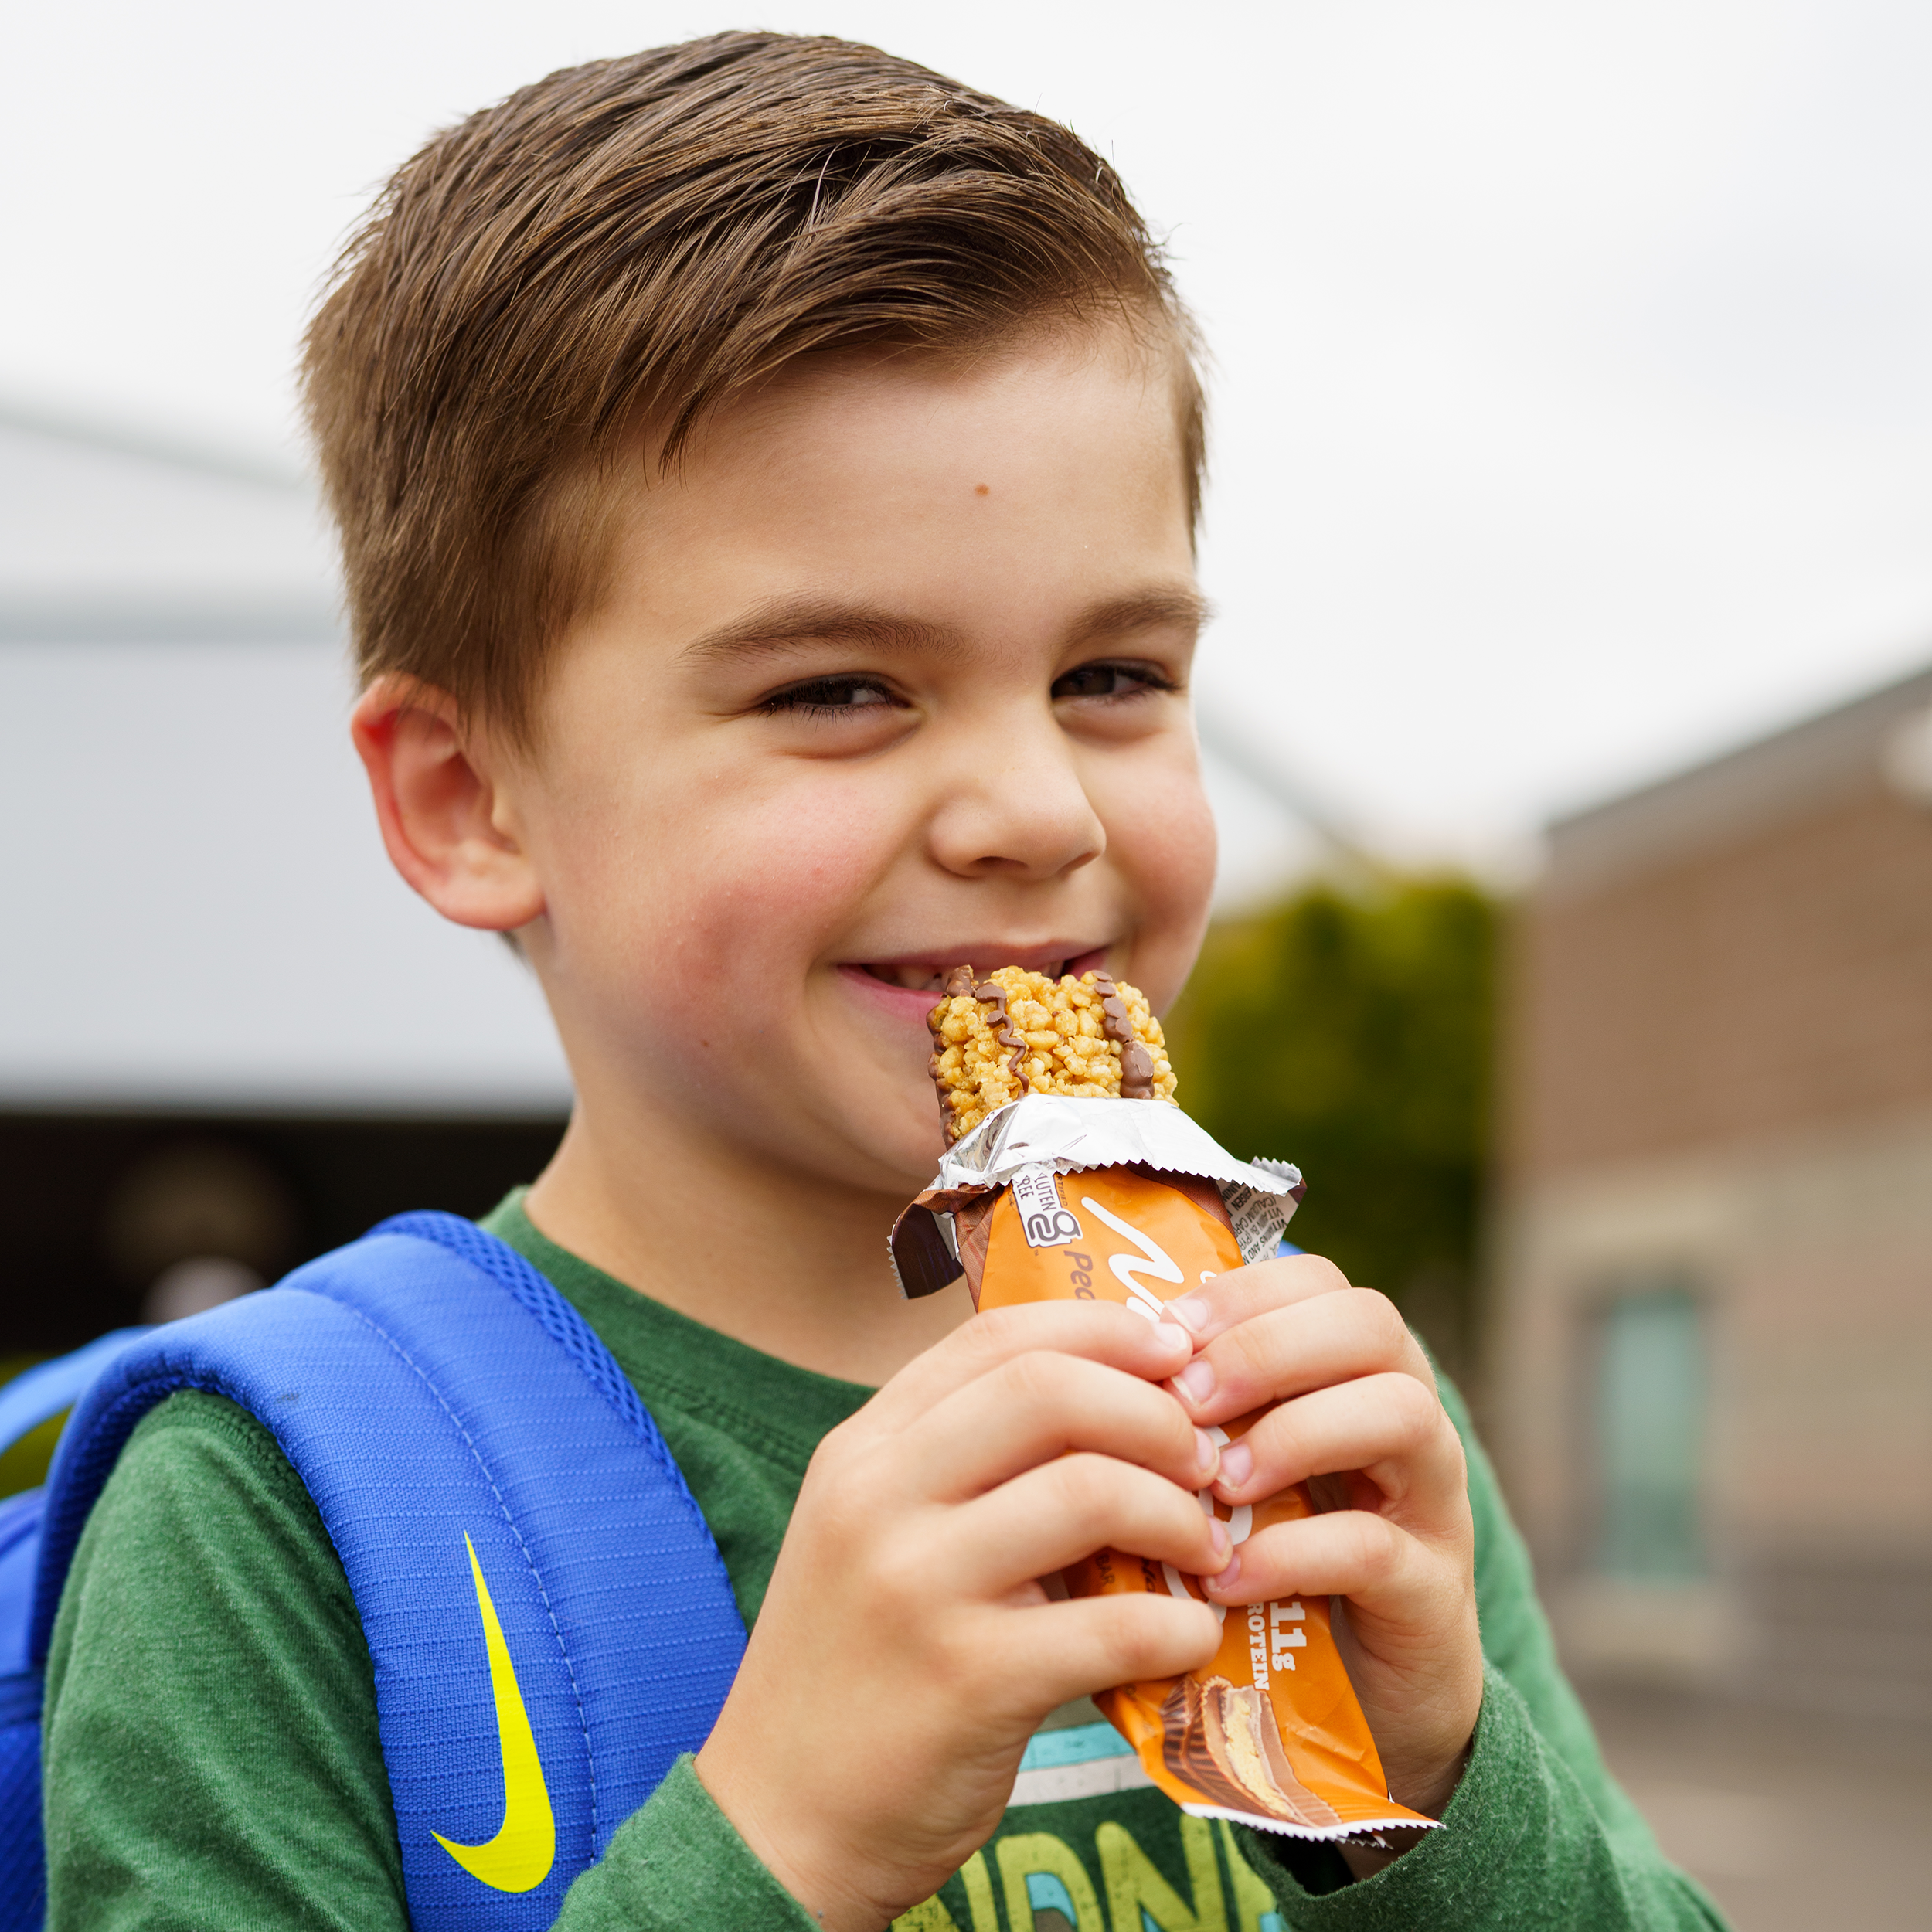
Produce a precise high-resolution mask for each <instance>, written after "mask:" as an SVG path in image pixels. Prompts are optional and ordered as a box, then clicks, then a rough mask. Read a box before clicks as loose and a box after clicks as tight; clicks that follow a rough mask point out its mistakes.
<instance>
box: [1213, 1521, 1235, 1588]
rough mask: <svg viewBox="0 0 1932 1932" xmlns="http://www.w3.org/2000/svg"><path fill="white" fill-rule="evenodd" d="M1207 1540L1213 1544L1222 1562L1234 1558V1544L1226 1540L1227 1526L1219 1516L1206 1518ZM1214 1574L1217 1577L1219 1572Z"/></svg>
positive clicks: (1230, 1560) (1229, 1561) (1230, 1561)
mask: <svg viewBox="0 0 1932 1932" xmlns="http://www.w3.org/2000/svg"><path fill="white" fill-rule="evenodd" d="M1208 1541H1209V1543H1212V1544H1213V1546H1214V1553H1215V1555H1216V1556H1219V1558H1220V1559H1221V1560H1222V1561H1223V1563H1232V1562H1233V1560H1234V1546H1233V1543H1230V1541H1229V1540H1228V1526H1227V1525H1226V1523H1224V1522H1222V1520H1221V1519H1220V1518H1219V1516H1210V1517H1209V1519H1208ZM1215 1574H1216V1577H1219V1575H1220V1574H1221V1573H1220V1572H1219V1570H1217V1571H1216V1572H1215Z"/></svg>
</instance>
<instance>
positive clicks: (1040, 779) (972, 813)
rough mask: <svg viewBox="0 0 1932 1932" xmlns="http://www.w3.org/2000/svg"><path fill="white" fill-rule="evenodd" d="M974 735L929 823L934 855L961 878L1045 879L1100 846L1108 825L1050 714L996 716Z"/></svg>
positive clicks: (1075, 866) (1073, 867)
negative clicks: (990, 729) (992, 728)
mask: <svg viewBox="0 0 1932 1932" xmlns="http://www.w3.org/2000/svg"><path fill="white" fill-rule="evenodd" d="M1000 723H1001V726H1002V729H1001V730H999V731H998V732H997V733H989V734H987V735H985V736H978V735H977V734H976V736H975V741H974V743H972V744H971V746H970V747H962V750H963V751H964V757H962V758H961V760H960V764H959V766H958V767H955V768H954V770H951V771H949V773H948V774H947V776H948V777H951V779H952V781H953V782H951V784H948V785H947V787H946V789H945V791H944V795H943V796H942V798H941V799H940V804H939V806H938V808H937V811H935V812H934V815H933V819H932V825H931V833H930V841H931V849H932V854H933V857H934V859H936V860H937V862H938V863H939V864H940V865H941V866H944V868H945V869H946V870H947V871H948V872H954V873H956V874H957V875H958V876H960V877H961V878H963V879H984V878H988V877H994V876H1006V877H1010V878H1016V879H1055V878H1058V877H1060V876H1061V875H1062V874H1063V873H1066V872H1077V871H1078V870H1079V869H1080V867H1081V866H1085V865H1089V864H1090V863H1092V862H1093V861H1094V859H1097V858H1099V857H1100V855H1101V853H1102V852H1105V851H1106V849H1107V828H1106V826H1105V825H1104V824H1103V823H1102V822H1101V820H1100V814H1099V813H1098V812H1097V811H1095V810H1094V801H1093V800H1092V799H1091V798H1089V797H1088V795H1087V787H1086V786H1085V784H1083V782H1082V781H1081V778H1080V770H1079V768H1078V765H1077V760H1076V757H1075V752H1074V747H1073V746H1072V745H1071V744H1070V743H1069V742H1068V740H1067V738H1066V734H1065V733H1063V731H1062V730H1060V726H1059V725H1058V723H1056V721H1055V720H1054V719H1053V716H1052V715H1051V714H1050V713H1049V714H1048V715H1047V716H1044V717H1040V716H1031V717H1025V718H1022V717H1020V716H1015V713H1013V712H1012V711H1009V712H1007V713H1005V716H1003V717H1002V719H1001V720H1000Z"/></svg>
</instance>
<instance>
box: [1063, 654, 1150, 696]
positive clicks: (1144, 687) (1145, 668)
mask: <svg viewBox="0 0 1932 1932" xmlns="http://www.w3.org/2000/svg"><path fill="white" fill-rule="evenodd" d="M1174 688H1175V685H1174V680H1173V679H1172V678H1170V677H1168V676H1167V675H1166V674H1165V672H1161V671H1158V670H1156V669H1155V667H1154V666H1153V665H1151V664H1109V663H1101V664H1083V665H1081V666H1080V668H1078V669H1077V670H1075V671H1070V672H1067V673H1066V675H1065V676H1064V677H1060V678H1056V679H1054V680H1053V696H1055V697H1056V698H1138V697H1140V696H1144V695H1145V693H1146V692H1150V691H1172V690H1173V689H1174Z"/></svg>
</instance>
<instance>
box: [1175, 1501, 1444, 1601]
mask: <svg viewBox="0 0 1932 1932" xmlns="http://www.w3.org/2000/svg"><path fill="white" fill-rule="evenodd" d="M1453 1582H1454V1565H1453V1564H1451V1563H1448V1562H1447V1561H1446V1560H1444V1557H1443V1556H1442V1555H1441V1554H1440V1553H1438V1552H1437V1551H1435V1550H1433V1549H1430V1547H1429V1546H1428V1545H1427V1544H1426V1543H1423V1542H1421V1541H1420V1540H1419V1539H1417V1538H1416V1537H1414V1536H1410V1534H1409V1533H1408V1532H1406V1530H1403V1529H1401V1528H1400V1527H1399V1526H1397V1525H1396V1524H1394V1523H1392V1522H1389V1520H1388V1519H1386V1517H1383V1516H1378V1515H1373V1514H1372V1512H1369V1511H1368V1510H1366V1509H1338V1510H1335V1511H1332V1512H1330V1513H1329V1514H1328V1515H1324V1516H1304V1518H1302V1519H1301V1521H1300V1522H1285V1523H1272V1524H1270V1526H1268V1527H1267V1529H1257V1531H1256V1532H1254V1534H1253V1536H1250V1537H1249V1538H1248V1539H1247V1542H1246V1543H1242V1544H1241V1545H1240V1546H1239V1547H1237V1548H1236V1549H1235V1551H1234V1553H1233V1557H1232V1559H1231V1560H1230V1562H1229V1563H1228V1565H1227V1566H1226V1568H1225V1569H1223V1570H1221V1571H1219V1573H1216V1574H1215V1575H1213V1576H1209V1577H1204V1578H1203V1579H1202V1584H1203V1587H1205V1588H1206V1591H1207V1593H1208V1594H1209V1596H1210V1597H1213V1598H1214V1599H1215V1600H1216V1602H1219V1603H1225V1604H1258V1603H1263V1602H1267V1601H1271V1600H1274V1599H1276V1598H1278V1597H1347V1598H1348V1599H1349V1600H1350V1601H1351V1602H1352V1603H1359V1604H1362V1606H1363V1607H1364V1608H1365V1609H1366V1610H1368V1611H1370V1612H1371V1613H1372V1614H1376V1615H1377V1616H1379V1617H1385V1618H1390V1619H1392V1620H1393V1621H1396V1622H1398V1623H1399V1622H1402V1621H1406V1618H1405V1617H1404V1612H1405V1611H1407V1612H1410V1613H1412V1614H1414V1613H1418V1612H1420V1611H1421V1609H1422V1608H1423V1607H1424V1606H1426V1605H1427V1604H1430V1603H1433V1602H1434V1600H1436V1599H1437V1597H1439V1596H1440V1594H1441V1593H1442V1592H1443V1591H1444V1590H1445V1589H1447V1588H1449V1587H1452V1585H1453Z"/></svg>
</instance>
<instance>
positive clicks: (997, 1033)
mask: <svg viewBox="0 0 1932 1932" xmlns="http://www.w3.org/2000/svg"><path fill="white" fill-rule="evenodd" d="M973 997H974V998H975V999H976V1000H978V1002H979V1003H980V1005H982V1006H984V1007H985V1008H986V1009H988V1015H989V1017H988V1025H989V1026H991V1027H992V1030H993V1037H994V1039H996V1040H998V1042H999V1043H1000V1045H1001V1046H1005V1047H1008V1048H1010V1049H1012V1050H1011V1051H1010V1053H1009V1055H1008V1056H1007V1061H1006V1070H1007V1072H1008V1073H1011V1074H1012V1077H1014V1079H1015V1080H1018V1079H1019V1077H1020V1075H1019V1069H1020V1063H1021V1061H1022V1060H1025V1059H1026V1041H1025V1040H1024V1039H1022V1038H1021V1037H1020V1036H1019V1034H1018V1033H1016V1032H1014V1030H1013V1016H1012V1014H1011V1013H1009V1012H1007V1010H1006V990H1005V988H1004V987H1002V986H996V985H994V984H993V982H992V981H991V980H990V979H988V980H983V981H981V983H980V984H979V985H977V986H975V988H973Z"/></svg>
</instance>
